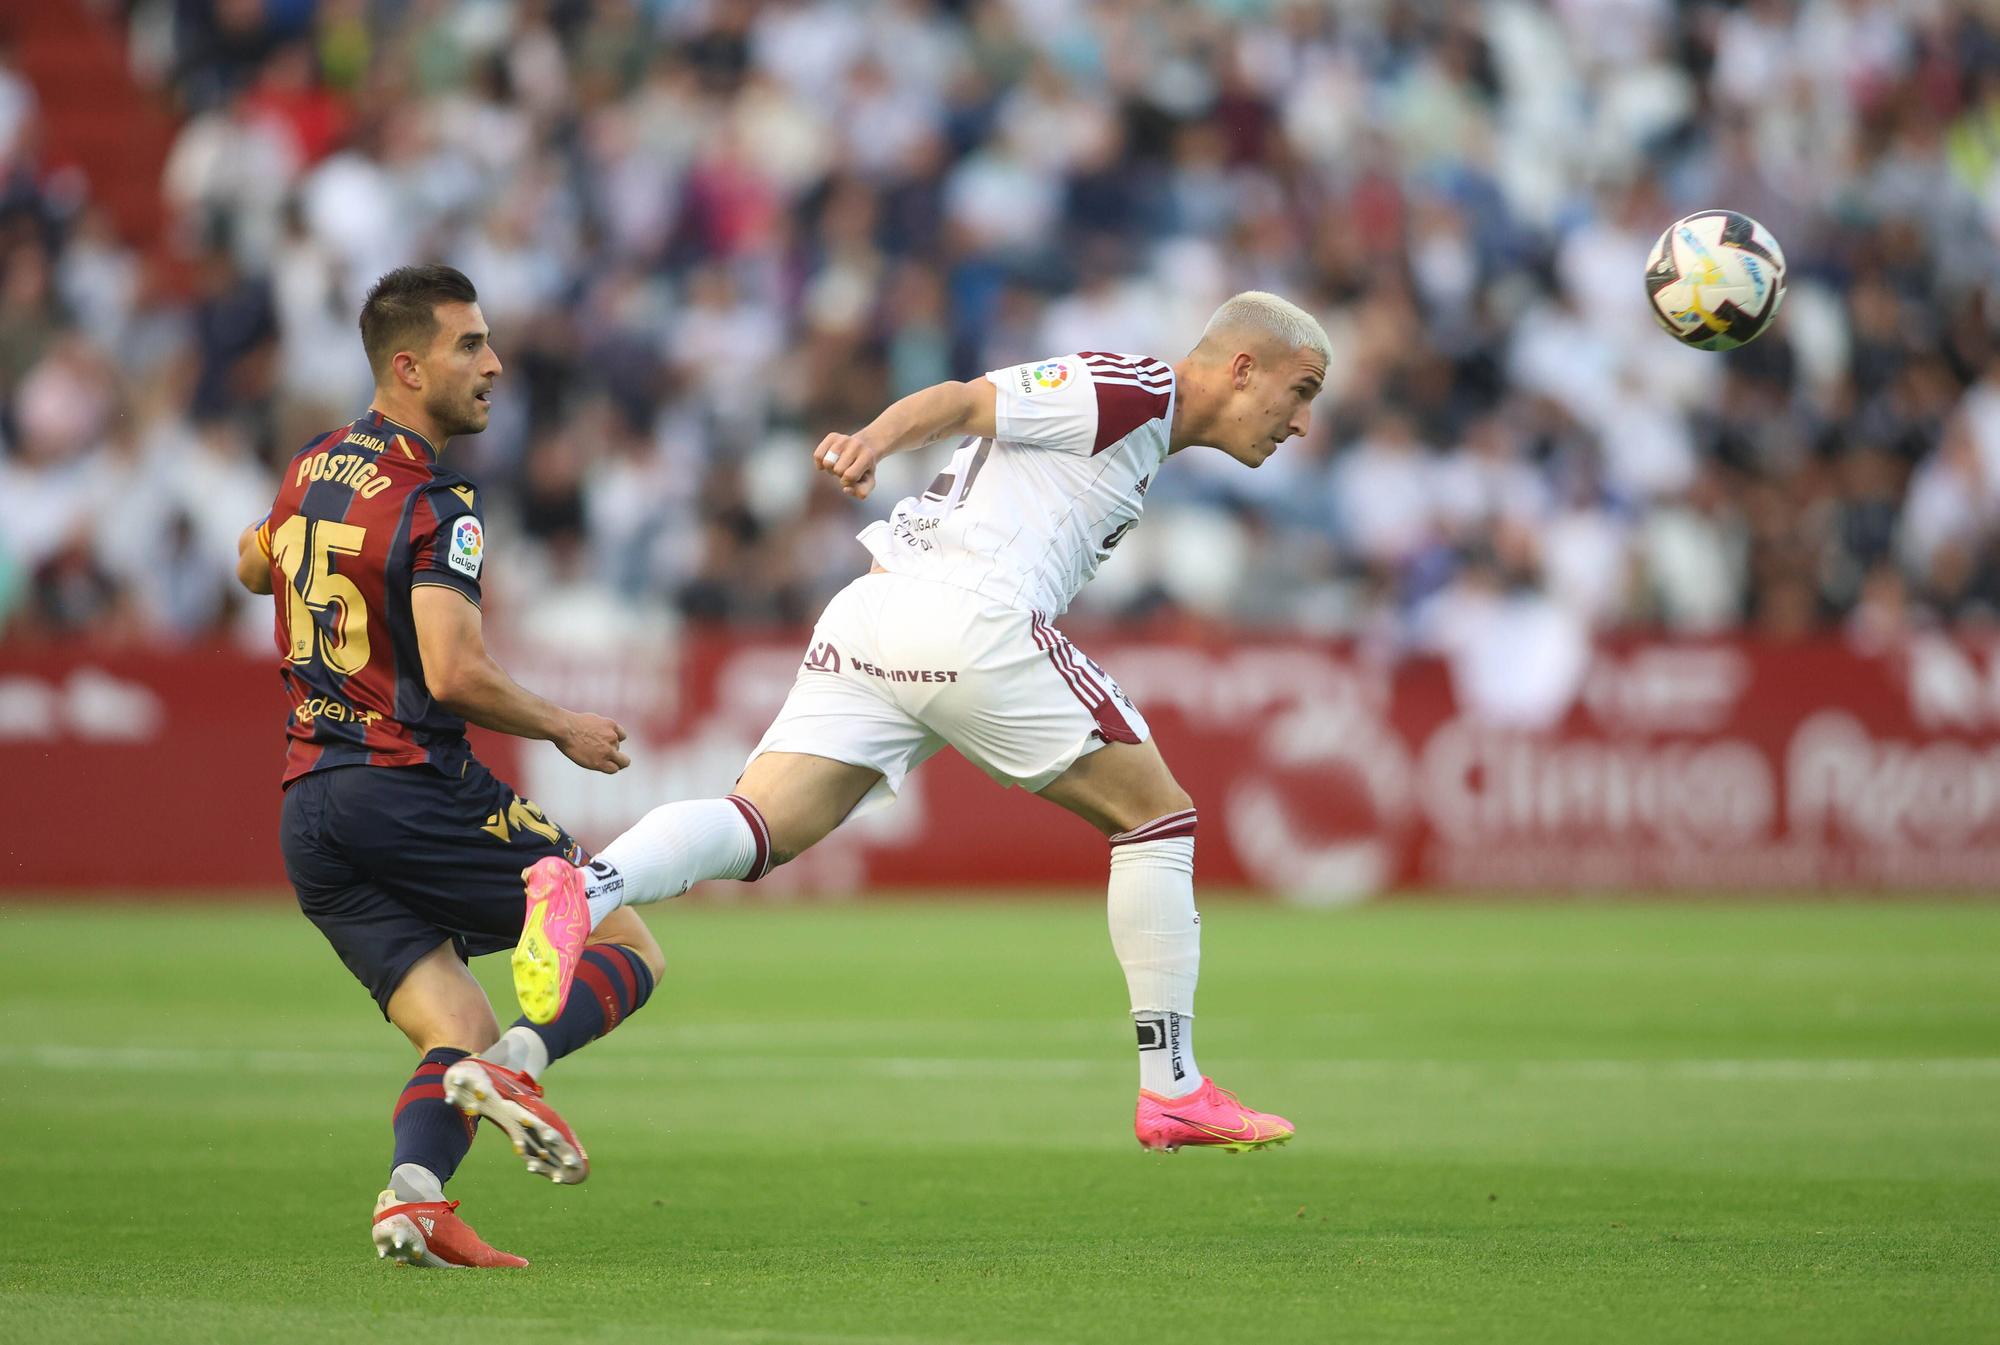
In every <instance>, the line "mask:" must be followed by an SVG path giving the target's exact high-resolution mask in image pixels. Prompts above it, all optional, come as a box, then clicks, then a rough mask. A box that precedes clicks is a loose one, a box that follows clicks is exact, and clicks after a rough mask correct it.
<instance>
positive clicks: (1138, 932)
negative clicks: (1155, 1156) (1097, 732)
mask: <svg viewBox="0 0 2000 1345" xmlns="http://www.w3.org/2000/svg"><path fill="white" fill-rule="evenodd" d="M1040 793H1041V797H1043V798H1045V799H1048V800H1049V801H1050V802H1052V803H1056V804H1060V805H1061V806H1062V807H1064V808H1067V809H1068V810H1069V811H1071V812H1073V813H1075V814H1077V815H1078V816H1079V817H1081V818H1083V819H1084V820H1085V821H1087V822H1089V823H1090V824H1091V825H1092V826H1094V827H1096V828H1097V829H1098V830H1099V831H1101V832H1103V833H1104V834H1105V836H1106V837H1107V838H1108V839H1109V841H1110V842H1111V878H1110V883H1109V887H1108V897H1107V914H1108V917H1109V920H1110V925H1111V946H1112V949H1113V951H1114V952H1115V953H1116V954H1117V955H1118V962H1119V965H1120V966H1122V967H1123V968H1124V970H1125V983H1126V987H1127V989H1128V990H1129V992H1130V994H1131V1001H1132V1018H1133V1022H1134V1025H1135V1028H1136V1031H1137V1035H1138V1043H1139V1101H1138V1105H1137V1108H1136V1113H1135V1117H1134V1128H1135V1131H1136V1133H1137V1134H1138V1137H1139V1142H1140V1144H1142V1145H1144V1146H1145V1147H1146V1148H1148V1149H1154V1150H1161V1151H1165V1152H1169V1153H1171V1152H1173V1151H1174V1150H1176V1149H1178V1148H1180V1147H1181V1146H1182V1145H1203V1146H1216V1147H1220V1148H1223V1149H1226V1150H1229V1151H1231V1152H1236V1151H1240V1150H1244V1149H1256V1148H1262V1147H1264V1146H1265V1145H1270V1144H1282V1143H1284V1142H1285V1141H1286V1140H1288V1139H1290V1138H1291V1137H1292V1132H1293V1127H1292V1124H1291V1122H1289V1121H1287V1120H1285V1119H1284V1118H1283V1117H1281V1116H1273V1115H1269V1114H1267V1113H1264V1112H1259V1111H1254V1110H1252V1109H1251V1108H1248V1107H1245V1106H1243V1105H1242V1104H1240V1103H1238V1102H1237V1101H1236V1098H1235V1095H1234V1094H1231V1093H1229V1092H1226V1091H1225V1090H1223V1089H1220V1088H1217V1087H1216V1086H1215V1084H1214V1083H1213V1081H1211V1080H1210V1079H1208V1078H1207V1077H1206V1076H1204V1075H1203V1074H1202V1072H1201V1070H1200V1068H1199V1067H1198V1066H1197V1065H1196V1064H1195V1058H1194V992H1195V984H1196V982H1197V980H1198V979H1199V977H1200V972H1201V915H1200V913H1199V912H1198V911H1197V910H1196V909H1195V904H1194V832H1195V809H1194V804H1193V801H1192V800H1191V799H1190V798H1189V797H1188V796H1187V794H1186V792H1185V791H1184V790H1182V789H1181V787H1180V786H1179V785H1178V784H1177V783H1175V781H1174V778H1173V774H1172V773H1171V772H1170V771H1169V770H1168V769H1167V764H1166V762H1165V760H1163V759H1162V758H1161V756H1160V752H1159V749H1158V748H1157V747H1156V746H1154V744H1153V743H1152V742H1151V740H1150V739H1149V740H1146V741H1142V742H1137V743H1126V742H1107V743H1105V744H1104V745H1103V746H1102V747H1099V748H1098V749H1097V750H1095V751H1093V752H1090V753H1087V754H1086V755H1084V756H1082V757H1080V758H1078V759H1077V760H1076V762H1075V763H1074V764H1073V765H1071V766H1070V767H1069V769H1068V770H1066V771H1064V772H1063V774H1062V775H1060V776H1058V777H1057V778H1056V779H1055V780H1054V781H1053V782H1051V783H1050V784H1048V785H1047V786H1045V787H1044V788H1043V789H1042V790H1041V791H1040Z"/></svg>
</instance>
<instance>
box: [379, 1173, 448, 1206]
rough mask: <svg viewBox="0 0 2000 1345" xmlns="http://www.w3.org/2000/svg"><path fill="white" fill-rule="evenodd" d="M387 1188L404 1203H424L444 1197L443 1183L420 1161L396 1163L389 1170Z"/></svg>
mask: <svg viewBox="0 0 2000 1345" xmlns="http://www.w3.org/2000/svg"><path fill="white" fill-rule="evenodd" d="M389 1189H390V1190H391V1191H394V1192H395V1193H396V1199H398V1200H400V1201H402V1202H403V1203H404V1204H405V1205H426V1204H429V1203H431V1202H432V1201H437V1200H443V1199H444V1183H443V1182H441V1181H439V1180H438V1179H437V1173H435V1172H432V1171H431V1170H430V1169H429V1168H427V1167H425V1166H424V1165H423V1164H421V1163H398V1164H396V1166H395V1167H394V1168H393V1169H391V1170H390V1173H389Z"/></svg>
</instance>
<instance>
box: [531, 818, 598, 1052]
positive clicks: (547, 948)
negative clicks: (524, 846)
mask: <svg viewBox="0 0 2000 1345" xmlns="http://www.w3.org/2000/svg"><path fill="white" fill-rule="evenodd" d="M521 878H522V881H523V882H525V883H526V884H527V889H528V909H527V912H526V914H525V915H524V916H523V917H522V920H521V942H520V943H519V944H518V945H517V946H516V947H515V949H514V997H515V998H516V999H518V1000H520V1001H521V1012H522V1013H524V1014H526V1015H528V1021H529V1022H531V1023H553V1022H554V1021H555V1020H556V1016H557V1015H558V1014H560V1013H561V1012H562V1011H563V1005H564V1004H566V1003H568V1002H569V987H570V982H571V981H573V980H575V979H576V964H577V961H578V959H580V958H581V957H582V956H583V945H584V943H585V942H586V941H587V940H588V939H589V938H590V901H589V899H588V898H586V897H585V896H584V894H583V879H582V878H581V877H580V876H579V875H578V874H577V871H576V869H575V867H574V866H572V865H571V864H570V862H569V861H568V860H566V859H564V858H562V856H560V855H550V856H548V857H547V858H545V859H538V860H536V861H535V862H534V863H533V864H531V865H529V866H528V867H527V868H525V869H523V870H521Z"/></svg>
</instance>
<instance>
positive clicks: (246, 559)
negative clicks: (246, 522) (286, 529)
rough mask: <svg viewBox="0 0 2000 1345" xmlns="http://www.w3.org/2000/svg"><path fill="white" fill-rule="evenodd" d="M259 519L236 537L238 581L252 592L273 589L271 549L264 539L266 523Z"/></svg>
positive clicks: (267, 591)
mask: <svg viewBox="0 0 2000 1345" xmlns="http://www.w3.org/2000/svg"><path fill="white" fill-rule="evenodd" d="M265 522H266V520H264V519H259V520H258V521H257V522H255V523H252V524H251V525H250V526H249V527H247V528H245V529H244V530H243V532H242V534H241V535H240V536H239V537H237V539H236V582H237V583H239V584H241V585H243V587H245V588H247V589H249V590H250V591H251V592H252V593H269V592H270V591H271V551H270V548H269V545H268V544H267V543H266V541H265V539H264V523H265Z"/></svg>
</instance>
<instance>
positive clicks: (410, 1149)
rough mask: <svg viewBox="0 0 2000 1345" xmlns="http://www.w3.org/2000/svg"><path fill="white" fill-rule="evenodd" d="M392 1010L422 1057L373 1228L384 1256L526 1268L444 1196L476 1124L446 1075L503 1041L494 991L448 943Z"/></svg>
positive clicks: (415, 969) (395, 1119)
mask: <svg viewBox="0 0 2000 1345" xmlns="http://www.w3.org/2000/svg"><path fill="white" fill-rule="evenodd" d="M385 1012H386V1013H387V1014H388V1015H389V1019H390V1021H391V1022H393V1023H395V1024H396V1026H397V1027H399V1028H401V1029H402V1030H403V1033H404V1035H405V1036H407V1037H409V1039H410V1041H411V1043H412V1044H413V1045H415V1046H416V1048H417V1049H418V1050H419V1051H420V1052H422V1053H423V1059H422V1060H421V1061H420V1062H419V1063H418V1065H417V1070H416V1073H415V1074H413V1075H411V1077H410V1081H409V1082H408V1083H406V1084H404V1085H403V1091H402V1093H401V1095H400V1096H398V1098H397V1099H396V1107H395V1111H394V1112H393V1113H392V1114H391V1125H392V1127H393V1129H394V1131H395V1146H396V1147H395V1155H394V1157H393V1158H391V1159H390V1167H389V1185H388V1189H386V1190H384V1191H383V1192H382V1194H381V1195H380V1196H378V1197H377V1198H376V1201H375V1213H374V1219H373V1221H372V1225H371V1229H370V1233H371V1236H372V1237H373V1239H374V1242H375V1253H376V1255H377V1256H381V1257H385V1258H388V1259H390V1260H395V1261H399V1262H402V1263H403V1264H405V1265H417V1266H484V1267H515V1266H525V1265H527V1264H528V1263H527V1262H526V1261H525V1260H523V1259H522V1258H520V1257H518V1256H514V1255H512V1254H510V1253H508V1252H503V1251H498V1250H496V1249H494V1248H493V1247H490V1246H488V1245H487V1244H486V1243H485V1242H484V1241H482V1240H481V1239H480V1237H479V1235H478V1234H477V1233H474V1232H473V1231H472V1228H471V1226H470V1225H468V1224H467V1223H466V1222H465V1221H464V1220H462V1219H460V1218H459V1217H458V1214H457V1209H458V1202H457V1201H447V1200H446V1199H445V1198H444V1185H445V1183H446V1182H448V1181H450V1180H451V1176H452V1174H453V1173H454V1172H456V1171H457V1170H458V1165H459V1162H460V1161H461V1160H462V1159H463V1158H464V1157H465V1154H466V1151H467V1150H468V1149H470V1148H471V1147H472V1134H473V1126H474V1124H475V1122H474V1121H473V1119H472V1118H470V1117H467V1116H465V1115H462V1114H461V1113H460V1112H459V1111H458V1110H457V1109H456V1108H455V1107H453V1106H452V1105H451V1104H450V1103H449V1102H448V1101H446V1100H445V1091H444V1075H445V1071H446V1070H447V1069H449V1068H450V1067H451V1066H452V1065H454V1064H456V1063H458V1062H459V1061H461V1060H464V1059H465V1058H466V1057H467V1056H468V1055H470V1054H471V1053H472V1052H474V1051H477V1050H480V1049H482V1048H484V1047H486V1046H488V1045H491V1044H492V1042H493V1039H494V1038H495V1037H497V1036H498V1035H499V1034H500V1026H499V1024H498V1023H496V1022H495V1021H494V1019H493V1007H492V1006H491V1005H490V1004H488V1003H487V1001H486V993H485V992H484V991H483V990H481V989H480V988H479V982H477V981H475V980H474V979H473V978H472V973H471V972H469V971H467V970H466V967H465V964H464V963H463V962H461V961H460V960H459V958H458V953H457V950H456V949H454V948H453V947H452V945H451V944H449V943H445V944H441V945H439V946H438V947H437V948H435V949H433V950H432V951H431V952H429V953H427V954H426V955H424V957H422V958H421V959H419V960H418V961H417V963H416V964H415V965H414V966H412V967H411V968H410V969H409V971H408V972H406V973H405V974H404V975H403V977H402V979H401V981H400V982H399V983H398V984H397V986H396V989H395V991H394V993H393V994H391V995H390V996H389V1002H388V1004H387V1005H386V1006H385Z"/></svg>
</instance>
